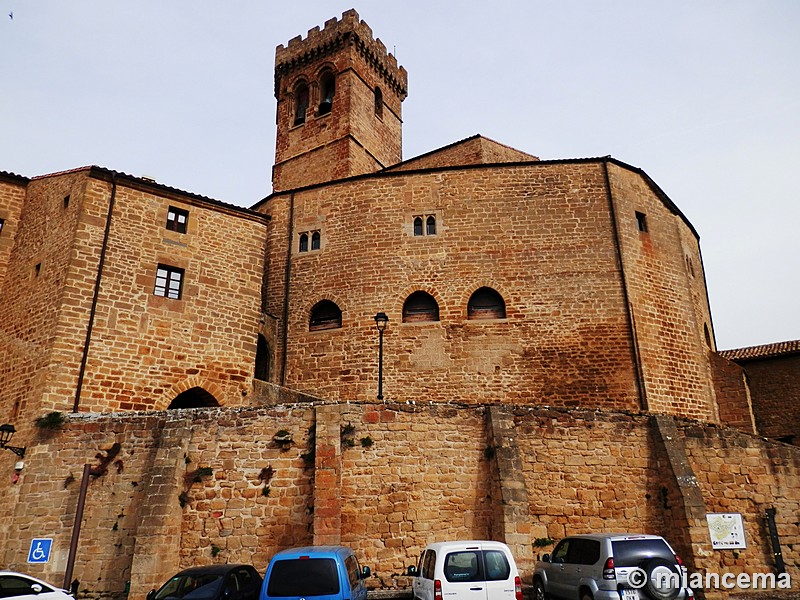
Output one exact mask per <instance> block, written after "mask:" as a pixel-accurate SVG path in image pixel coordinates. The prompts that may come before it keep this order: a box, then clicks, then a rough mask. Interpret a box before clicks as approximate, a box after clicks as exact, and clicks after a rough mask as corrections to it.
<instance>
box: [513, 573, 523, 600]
mask: <svg viewBox="0 0 800 600" xmlns="http://www.w3.org/2000/svg"><path fill="white" fill-rule="evenodd" d="M514 598H515V599H516V600H522V580H521V579H520V578H519V575H517V576H516V577H514Z"/></svg>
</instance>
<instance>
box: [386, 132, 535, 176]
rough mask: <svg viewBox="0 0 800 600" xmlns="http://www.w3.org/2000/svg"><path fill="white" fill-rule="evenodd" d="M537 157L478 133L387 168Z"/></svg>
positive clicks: (423, 167) (409, 169)
mask: <svg viewBox="0 0 800 600" xmlns="http://www.w3.org/2000/svg"><path fill="white" fill-rule="evenodd" d="M531 160H539V159H538V158H537V157H535V156H532V155H530V154H527V153H526V152H521V151H519V150H516V149H514V148H511V147H509V146H505V145H504V144H500V143H498V142H495V141H494V140H490V139H488V138H485V137H483V136H481V135H475V136H473V137H471V138H467V139H465V140H461V141H460V142H456V143H454V144H451V145H449V146H445V147H444V148H439V149H438V150H434V151H433V152H429V153H427V154H423V155H421V156H417V157H414V158H412V159H409V160H407V161H404V162H402V163H400V164H399V165H396V166H394V167H390V169H389V170H390V171H393V172H394V171H413V170H417V169H435V168H439V167H453V166H464V165H479V164H492V163H509V162H527V161H531Z"/></svg>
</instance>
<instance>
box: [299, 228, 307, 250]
mask: <svg viewBox="0 0 800 600" xmlns="http://www.w3.org/2000/svg"><path fill="white" fill-rule="evenodd" d="M300 252H308V234H307V233H301V234H300Z"/></svg>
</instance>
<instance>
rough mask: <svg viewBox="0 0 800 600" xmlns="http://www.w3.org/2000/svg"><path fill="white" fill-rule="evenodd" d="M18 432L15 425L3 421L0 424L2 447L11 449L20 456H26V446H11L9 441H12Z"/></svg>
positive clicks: (0, 447)
mask: <svg viewBox="0 0 800 600" xmlns="http://www.w3.org/2000/svg"><path fill="white" fill-rule="evenodd" d="M16 432H17V430H16V429H14V426H13V425H11V424H10V423H3V424H2V425H0V449H2V448H5V449H6V450H11V451H12V452H13V453H14V454H16V455H17V456H19V457H20V458H25V448H20V447H18V446H9V445H8V442H10V441H11V437H12V436H13V435H14V434H15V433H16Z"/></svg>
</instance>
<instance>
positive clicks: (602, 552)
mask: <svg viewBox="0 0 800 600" xmlns="http://www.w3.org/2000/svg"><path fill="white" fill-rule="evenodd" d="M685 572H686V569H685V567H684V566H683V563H682V562H681V559H680V558H679V557H678V555H677V554H675V551H674V550H673V549H672V548H671V547H670V545H669V544H668V543H667V542H666V540H665V539H664V538H662V537H659V536H657V535H639V534H634V533H615V534H609V533H601V534H589V535H574V536H570V537H567V538H564V539H563V540H561V541H560V542H559V543H558V545H557V546H556V547H555V549H554V550H553V554H552V555H550V554H545V555H544V556H542V559H541V560H540V561H539V562H537V563H536V568H535V570H534V573H533V586H534V598H535V600H547V599H549V598H559V599H563V600H643V599H645V598H649V599H650V600H689V599H690V598H693V597H694V594H693V593H692V590H691V589H690V588H689V587H688V586H686V587H685V586H684V585H683V583H684V580H685Z"/></svg>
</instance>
